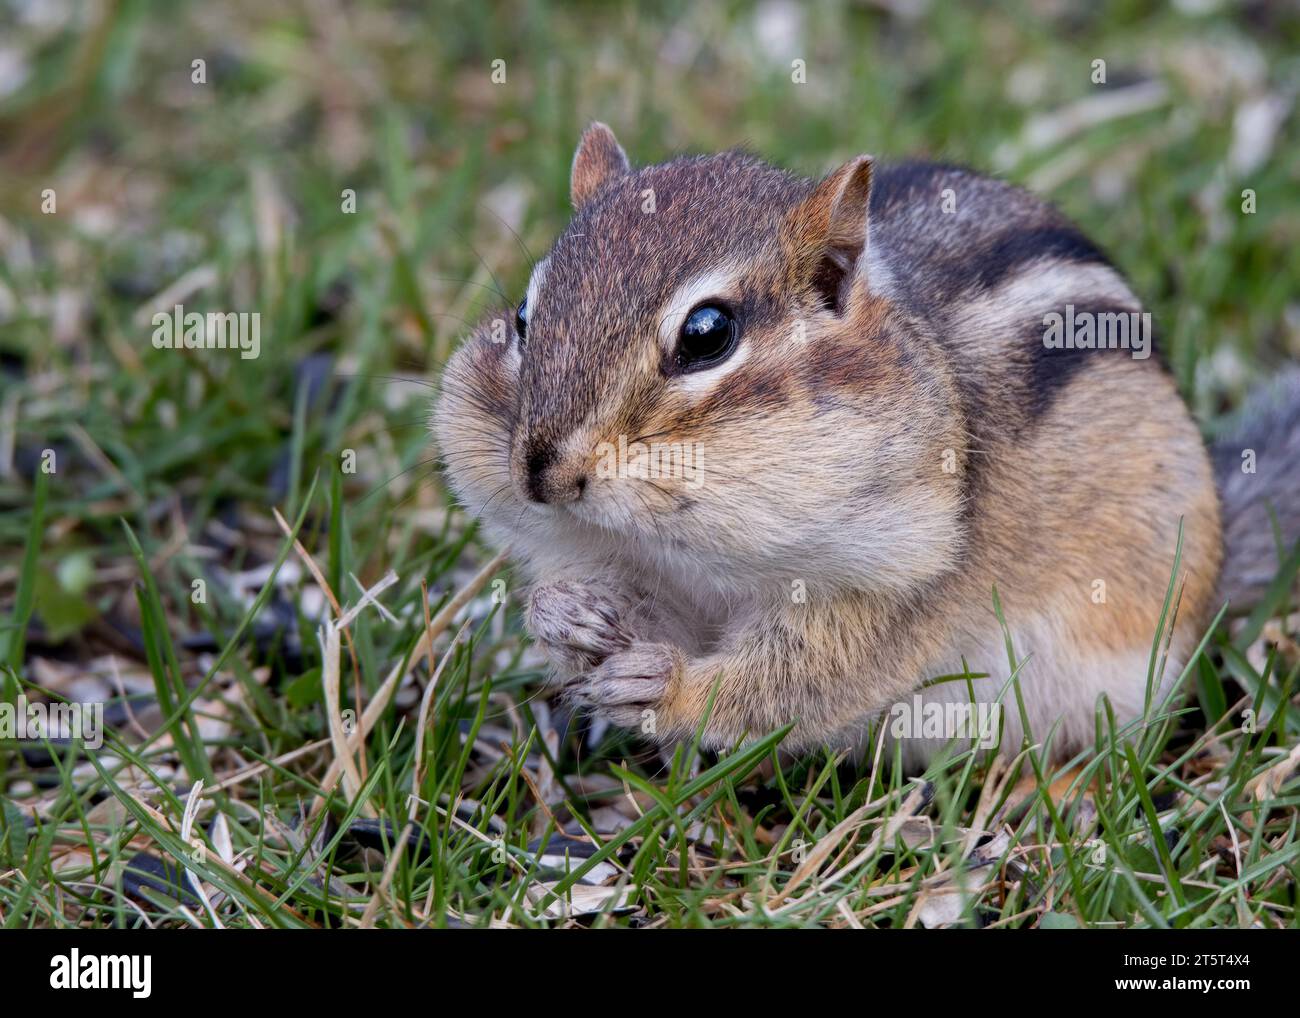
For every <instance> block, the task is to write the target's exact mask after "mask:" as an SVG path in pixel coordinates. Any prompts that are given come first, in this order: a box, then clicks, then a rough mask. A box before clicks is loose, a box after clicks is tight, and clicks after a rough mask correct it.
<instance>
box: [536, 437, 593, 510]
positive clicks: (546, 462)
mask: <svg viewBox="0 0 1300 1018" xmlns="http://www.w3.org/2000/svg"><path fill="white" fill-rule="evenodd" d="M524 470H525V485H524V487H525V490H526V491H527V493H528V497H529V498H531V499H532V500H533V501H534V502H545V503H548V504H551V505H557V504H560V503H563V502H576V501H578V499H580V498H582V493H583V492H584V491H586V490H587V471H586V469H585V468H583V467H581V466H578V465H575V464H572V463H565V462H563V461H561V460H560V458H559V457H558V456H557V455H556V453H555V450H554V448H552V447H551V446H538V445H534V446H530V447H529V449H528V453H527V456H526V458H525V460H524Z"/></svg>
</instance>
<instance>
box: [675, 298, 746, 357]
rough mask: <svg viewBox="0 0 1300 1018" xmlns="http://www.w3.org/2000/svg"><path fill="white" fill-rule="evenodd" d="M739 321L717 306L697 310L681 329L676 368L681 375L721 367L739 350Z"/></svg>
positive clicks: (704, 306) (687, 318) (710, 305)
mask: <svg viewBox="0 0 1300 1018" xmlns="http://www.w3.org/2000/svg"><path fill="white" fill-rule="evenodd" d="M739 331H740V330H739V329H738V328H737V327H736V320H735V319H734V318H733V317H732V316H731V313H730V312H728V311H727V310H726V309H725V308H722V307H719V306H718V305H717V304H704V305H701V306H700V307H697V308H696V309H695V310H694V311H692V312H691V313H690V314H689V315H687V316H686V321H685V323H683V325H682V335H681V339H680V340H678V343H677V365H678V367H679V368H680V369H681V370H682V371H699V370H701V369H703V368H707V367H711V366H713V365H714V364H719V363H721V362H722V361H725V360H726V359H727V358H728V357H730V356H731V353H732V351H733V350H735V349H736V337H737V335H738V333H739Z"/></svg>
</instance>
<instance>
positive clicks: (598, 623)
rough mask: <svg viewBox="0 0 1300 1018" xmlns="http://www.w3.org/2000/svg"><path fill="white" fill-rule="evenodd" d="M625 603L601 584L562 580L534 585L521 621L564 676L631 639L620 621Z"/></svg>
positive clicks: (596, 661)
mask: <svg viewBox="0 0 1300 1018" xmlns="http://www.w3.org/2000/svg"><path fill="white" fill-rule="evenodd" d="M629 608H630V605H629V604H628V602H627V601H626V600H625V599H624V598H622V597H620V596H619V595H617V594H615V593H613V592H612V591H609V590H607V589H605V588H603V587H601V586H598V585H596V584H592V583H582V582H579V581H576V580H560V581H557V582H555V583H547V584H544V585H542V586H540V587H538V588H536V589H535V590H534V591H533V593H532V597H531V598H529V602H528V612H527V614H526V616H525V618H524V623H525V625H527V627H528V631H529V632H530V633H532V634H533V638H534V639H535V640H536V641H537V642H538V643H539V644H540V645H541V647H542V650H543V651H544V652H545V653H546V656H547V657H548V658H550V660H551V662H552V664H554V665H555V667H556V669H557V670H558V671H559V672H560V673H561V678H562V679H564V678H568V677H572V676H574V675H580V674H582V673H584V672H588V671H590V670H591V669H593V668H595V667H596V666H597V665H599V664H600V663H601V662H602V661H603V660H604V659H605V658H606V657H608V656H609V655H610V654H613V653H614V652H615V651H619V650H622V649H623V648H625V647H627V646H628V644H630V643H631V642H632V636H631V634H630V633H629V632H628V630H627V627H626V624H625V623H624V617H625V616H626V614H627V613H628V610H629Z"/></svg>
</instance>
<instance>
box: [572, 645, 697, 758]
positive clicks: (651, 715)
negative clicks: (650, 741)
mask: <svg viewBox="0 0 1300 1018" xmlns="http://www.w3.org/2000/svg"><path fill="white" fill-rule="evenodd" d="M682 668H683V657H682V652H681V651H679V650H678V649H677V648H675V647H670V646H668V645H667V644H663V643H643V642H641V641H636V642H634V643H632V644H631V646H629V647H628V648H627V649H626V650H621V651H618V652H617V653H614V654H610V655H609V656H608V657H607V658H605V660H604V661H603V662H602V663H601V664H600V665H598V666H597V667H596V668H594V669H592V670H591V671H590V672H588V673H587V674H585V675H581V676H579V677H578V678H577V679H575V680H574V681H573V682H571V683H570V684H569V685H568V686H566V687H565V689H566V692H567V694H568V696H569V698H570V699H571V700H572V701H573V703H575V704H576V705H578V706H579V707H586V708H589V709H591V710H593V711H595V712H596V713H598V714H600V715H601V716H603V717H606V718H608V719H609V720H610V721H611V722H613V723H614V724H616V725H619V726H621V727H624V728H640V729H641V730H642V731H643V732H645V733H646V734H650V735H653V734H658V732H659V727H660V721H661V719H660V718H659V717H658V714H659V712H660V711H662V710H663V708H664V705H665V704H667V703H668V702H670V701H671V699H672V695H673V691H674V689H675V688H676V685H677V680H678V678H679V676H680V675H681V673H682Z"/></svg>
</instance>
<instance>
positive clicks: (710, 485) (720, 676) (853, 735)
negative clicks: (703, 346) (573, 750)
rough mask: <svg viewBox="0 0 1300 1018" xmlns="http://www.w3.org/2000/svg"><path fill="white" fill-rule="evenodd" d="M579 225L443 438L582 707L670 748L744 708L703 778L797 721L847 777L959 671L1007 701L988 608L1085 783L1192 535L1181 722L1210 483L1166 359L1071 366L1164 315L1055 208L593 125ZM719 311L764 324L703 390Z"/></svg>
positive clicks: (973, 185) (1184, 590) (912, 172)
mask: <svg viewBox="0 0 1300 1018" xmlns="http://www.w3.org/2000/svg"><path fill="white" fill-rule="evenodd" d="M615 150H617V151H615ZM945 188H951V189H953V190H955V192H956V194H957V209H958V210H957V212H955V213H952V214H945V213H943V211H942V209H941V205H940V200H941V194H942V192H943V191H944V189H945ZM572 192H573V198H574V202H575V205H576V206H577V210H576V212H575V215H574V219H573V222H572V223H571V224H570V227H569V229H568V230H567V231H566V232H565V233H564V234H563V235H562V236H561V237H560V238H559V240H558V241H557V242H556V244H555V247H554V249H553V250H552V252H551V253H550V255H549V257H548V258H547V260H546V263H545V266H544V268H542V269H539V270H538V277H537V278H538V280H539V282H538V283H537V285H536V291H537V295H538V299H537V301H536V302H535V303H534V302H533V301H532V300H530V303H529V318H528V334H527V340H526V343H524V344H519V343H516V342H514V341H512V342H511V343H508V344H494V343H492V341H491V338H490V334H489V332H490V330H489V328H488V327H487V326H485V327H483V328H481V329H479V330H477V331H476V332H475V334H474V335H472V336H471V337H470V339H469V340H468V341H467V342H466V344H465V345H464V346H463V347H462V348H461V350H460V351H459V352H458V353H457V354H456V356H455V357H454V358H453V360H452V362H451V363H450V364H449V366H448V368H447V372H446V376H445V379H444V395H443V397H442V399H441V400H440V403H439V406H438V411H437V421H436V428H437V435H438V440H439V442H440V444H441V446H442V449H443V452H444V456H445V458H446V461H447V465H448V470H449V476H450V478H451V481H452V484H453V486H454V488H455V490H456V491H457V493H458V494H459V496H460V497H461V498H462V500H463V501H464V503H465V504H466V506H467V508H468V509H469V510H470V511H471V512H473V513H474V514H475V515H478V516H480V517H482V519H483V522H484V525H485V527H486V528H487V531H488V533H489V535H490V536H491V537H492V538H493V539H494V540H496V541H498V542H500V543H502V544H504V543H507V542H509V543H510V544H511V545H512V547H514V549H515V551H516V554H517V557H518V558H519V559H520V561H521V563H522V565H523V566H524V568H525V570H526V572H527V574H528V575H529V576H530V578H531V580H532V583H533V594H532V600H531V607H530V611H529V615H528V621H529V625H530V628H531V629H532V631H533V633H534V635H535V636H536V637H537V638H538V640H539V642H540V643H541V645H542V646H543V647H544V648H546V649H547V650H548V653H550V654H551V656H552V659H553V660H554V661H555V663H556V666H557V681H559V682H560V683H561V684H562V685H563V686H564V687H565V689H566V690H567V691H568V693H569V695H570V696H571V697H572V698H573V699H574V700H575V702H577V703H579V704H581V705H583V706H587V707H591V708H593V709H595V710H598V711H601V712H603V713H605V714H607V715H608V716H610V717H611V718H613V719H614V720H615V721H617V722H619V723H621V724H627V725H639V726H641V728H642V730H643V731H646V732H647V734H653V735H656V736H657V737H660V738H666V739H675V738H683V737H686V736H689V735H690V734H691V733H693V732H694V731H695V730H696V728H697V727H698V726H699V725H700V723H701V719H702V718H703V716H704V713H705V708H706V705H707V703H708V702H709V699H710V697H711V696H713V694H714V690H715V687H716V690H717V692H716V697H715V699H714V703H713V708H712V712H711V714H710V715H709V718H708V722H707V725H706V728H705V738H706V742H707V743H708V744H709V745H713V746H724V745H727V744H730V743H732V742H734V741H736V740H740V739H743V738H745V737H747V736H753V735H756V734H759V733H762V732H764V731H767V730H770V729H772V728H775V727H778V726H780V725H783V724H786V723H789V722H794V723H795V729H794V732H793V734H792V736H791V741H792V744H793V745H794V746H796V747H810V746H814V745H817V744H819V743H822V742H827V741H829V742H833V743H839V744H850V743H852V742H854V741H855V740H856V739H857V738H859V737H860V735H861V733H862V731H863V729H864V726H865V724H866V722H867V721H868V720H869V719H871V718H872V717H876V716H879V715H880V714H881V712H882V711H885V710H887V709H888V708H889V707H890V705H891V704H894V703H896V702H898V701H900V700H901V699H902V698H905V697H908V696H910V695H911V694H912V693H913V692H914V691H916V690H918V688H919V687H920V686H921V684H922V683H924V682H925V681H926V680H928V679H932V678H934V677H936V676H940V675H945V674H952V673H954V672H960V671H961V670H962V668H963V663H965V665H968V666H969V667H970V669H971V671H972V672H974V673H982V674H987V675H988V676H989V678H988V679H986V680H980V682H979V683H977V696H978V697H979V698H982V699H988V700H993V699H996V698H997V696H998V693H999V691H1000V690H1001V688H1002V685H1003V683H1005V681H1006V680H1007V678H1008V676H1009V675H1010V674H1011V667H1012V666H1011V664H1010V662H1009V661H1008V658H1007V653H1006V651H1005V648H1004V637H1003V633H1002V631H1001V627H1000V625H999V623H998V621H997V620H996V618H995V617H994V615H993V611H992V604H993V591H994V588H995V587H996V590H997V592H998V596H999V598H1000V602H1001V605H1002V608H1003V612H1004V616H1005V618H1006V621H1007V625H1008V627H1009V630H1010V636H1011V640H1012V644H1013V652H1012V653H1013V656H1015V657H1016V658H1017V663H1018V664H1019V665H1020V668H1019V671H1018V672H1017V673H1016V674H1017V676H1018V678H1019V681H1020V684H1021V687H1022V689H1023V690H1024V691H1025V695H1026V699H1027V700H1028V702H1029V705H1030V711H1029V713H1030V722H1031V727H1032V729H1033V731H1032V735H1033V737H1034V738H1035V739H1036V740H1038V741H1040V742H1041V741H1044V740H1046V739H1047V738H1048V736H1049V733H1050V730H1051V729H1052V728H1053V726H1055V727H1056V728H1057V731H1056V732H1055V734H1054V735H1053V736H1052V751H1053V752H1054V753H1056V754H1063V753H1068V752H1073V751H1075V750H1077V749H1078V748H1080V747H1081V746H1082V745H1084V744H1086V743H1087V742H1088V741H1089V740H1090V739H1091V734H1092V731H1093V711H1094V707H1095V701H1096V700H1097V697H1098V696H1100V695H1102V694H1104V695H1106V696H1108V697H1109V698H1110V700H1111V702H1112V705H1113V706H1114V707H1115V710H1116V713H1117V714H1118V715H1119V717H1120V720H1121V723H1124V722H1129V721H1132V720H1133V719H1135V718H1136V717H1139V716H1140V715H1141V713H1142V710H1143V705H1144V700H1145V694H1146V671H1147V668H1146V662H1147V657H1148V655H1149V651H1150V648H1151V644H1152V640H1153V638H1154V636H1155V633H1156V630H1157V625H1158V619H1159V614H1160V609H1161V604H1162V601H1163V599H1164V595H1165V590H1166V587H1167V585H1168V583H1169V577H1170V571H1171V569H1172V567H1173V562H1174V551H1175V545H1176V541H1177V534H1178V527H1179V521H1180V519H1181V520H1182V521H1183V528H1184V543H1183V552H1182V564H1181V567H1180V570H1179V573H1178V577H1177V582H1178V584H1179V590H1180V600H1179V604H1178V615H1177V619H1176V622H1175V624H1174V633H1173V639H1172V641H1171V644H1170V654H1169V664H1168V667H1167V668H1166V670H1165V673H1164V675H1163V677H1162V678H1160V681H1159V684H1158V687H1157V693H1159V692H1160V691H1161V690H1163V689H1165V688H1167V687H1168V685H1169V683H1170V682H1171V681H1172V679H1173V678H1174V677H1176V675H1177V672H1178V670H1180V669H1181V668H1182V667H1183V666H1184V665H1186V664H1187V663H1188V660H1189V657H1190V654H1191V652H1192V650H1193V648H1194V646H1195V643H1196V640H1197V639H1198V638H1199V636H1200V635H1201V632H1202V627H1203V626H1204V624H1205V623H1206V621H1207V620H1208V618H1209V616H1210V613H1211V611H1212V609H1213V608H1214V607H1215V602H1214V585H1215V581H1216V577H1217V575H1218V571H1219V566H1220V558H1221V548H1220V528H1219V520H1218V502H1217V498H1216V495H1215V487H1214V481H1213V477H1212V475H1211V471H1210V468H1209V463H1208V459H1207V456H1206V453H1205V450H1204V447H1203V445H1202V443H1201V440H1200V437H1199V435H1198V433H1197V430H1196V428H1195V425H1194V424H1193V422H1192V421H1191V418H1190V416H1189V415H1188V413H1187V410H1186V408H1185V407H1184V405H1183V403H1182V401H1181V399H1180V398H1179V396H1178V394H1177V392H1176V390H1175V387H1174V385H1173V383H1172V381H1171V380H1170V379H1169V377H1168V375H1167V374H1166V373H1164V372H1163V370H1162V369H1161V368H1160V367H1159V365H1158V363H1157V361H1156V360H1155V359H1152V360H1149V361H1144V360H1137V359H1133V358H1131V357H1129V356H1128V354H1127V352H1125V351H1120V350H1110V351H1100V350H1098V351H1080V352H1077V353H1074V354H1071V355H1069V356H1050V355H1049V354H1048V353H1047V352H1045V351H1044V348H1043V343H1042V331H1043V325H1042V322H1043V316H1044V314H1045V313H1047V312H1051V311H1059V310H1060V307H1061V306H1062V305H1063V304H1064V303H1066V302H1067V301H1068V302H1072V303H1074V304H1075V305H1076V306H1078V307H1080V308H1097V309H1111V308H1114V309H1122V310H1130V309H1131V310H1139V305H1138V304H1137V302H1136V298H1134V297H1133V295H1132V294H1131V293H1130V292H1129V290H1128V287H1127V286H1126V285H1125V284H1124V282H1123V280H1122V278H1121V277H1120V276H1119V275H1118V273H1116V272H1115V271H1114V270H1113V269H1111V268H1110V267H1109V265H1108V264H1107V263H1106V261H1105V260H1104V258H1103V257H1102V256H1101V255H1100V252H1098V251H1096V249H1095V248H1093V247H1092V246H1091V245H1090V244H1089V243H1088V242H1087V240H1086V238H1083V237H1082V236H1081V235H1079V234H1078V232H1077V231H1076V230H1074V228H1073V227H1072V226H1071V225H1070V224H1069V223H1068V222H1067V221H1066V220H1064V219H1063V217H1061V216H1060V215H1059V214H1058V213H1056V212H1055V211H1054V210H1052V209H1051V208H1050V207H1049V206H1047V205H1045V204H1043V203H1041V202H1039V201H1037V200H1036V199H1034V198H1032V197H1031V196H1029V195H1027V194H1025V193H1023V192H1020V191H1017V190H1015V189H1013V188H1010V187H1007V186H1006V185H1003V184H1000V183H998V182H995V181H990V180H986V179H984V178H980V177H976V176H974V175H971V174H968V173H965V172H964V171H959V170H951V169H948V168H942V167H915V166H903V167H898V168H886V169H885V170H883V171H881V170H880V169H879V168H877V167H875V165H874V164H873V163H872V161H871V160H870V159H868V158H866V157H861V158H859V159H856V160H853V161H851V162H850V163H848V164H846V165H845V166H844V167H842V168H841V169H840V170H839V171H837V172H836V173H834V174H832V175H831V176H829V177H828V178H827V179H826V180H824V181H822V182H820V183H814V182H810V181H805V180H801V179H799V178H795V177H792V176H790V175H788V174H786V173H784V172H782V171H780V170H776V169H773V168H771V167H768V166H765V165H763V164H762V163H759V162H757V161H756V160H753V159H751V158H749V157H747V156H743V155H738V154H734V153H732V154H725V155H721V156H713V157H707V158H694V159H682V160H676V161H674V162H670V163H667V164H664V165H660V166H651V167H647V168H644V169H640V170H632V169H630V168H628V167H627V165H626V160H625V157H623V156H622V150H621V149H619V148H618V146H617V142H616V141H614V139H613V135H612V133H610V132H609V131H608V129H607V128H603V126H600V125H598V126H596V127H594V128H592V129H591V130H589V131H588V132H587V134H585V135H584V138H583V142H582V145H581V146H580V147H579V150H578V153H577V155H576V156H575V160H574V172H573V183H572ZM651 193H652V194H653V199H654V211H653V212H652V213H647V212H645V211H644V208H645V202H646V196H647V194H651ZM702 281H707V283H708V285H715V286H718V287H721V288H722V290H723V291H724V292H716V293H715V292H707V293H703V294H702V295H701V294H695V291H694V290H693V289H692V287H696V286H697V285H699V286H703V285H705V282H702ZM682 294H685V295H686V296H685V297H680V296H675V295H682ZM702 298H709V299H714V300H722V301H725V302H726V303H727V304H728V305H729V306H730V307H732V308H735V309H736V311H737V314H738V317H739V320H741V321H742V336H741V340H740V344H741V345H740V347H738V350H737V354H735V355H733V360H734V363H728V364H723V365H721V366H720V367H719V368H716V369H711V372H712V373H709V372H701V373H699V374H692V375H682V374H679V373H678V372H677V371H676V369H675V368H674V364H675V361H674V359H673V356H674V355H673V343H674V337H673V336H672V335H668V334H665V332H664V330H665V329H666V328H667V326H668V325H669V324H671V323H672V322H674V321H676V318H675V317H674V316H679V317H680V316H682V315H684V313H685V312H686V311H688V310H690V309H689V308H680V307H675V306H673V302H674V301H675V300H682V301H684V302H688V303H692V302H693V304H696V305H697V304H698V303H701V302H702ZM500 316H504V317H506V318H507V320H508V319H509V317H510V315H509V314H508V313H507V312H505V311H502V312H500V313H499V315H498V316H497V317H500ZM620 437H621V438H622V439H623V440H625V441H626V442H627V443H629V444H630V443H635V442H636V441H637V440H638V439H641V438H650V437H653V439H654V440H655V441H659V442H670V443H671V442H676V443H695V444H696V445H697V446H698V448H699V449H701V450H702V453H703V457H704V468H703V481H702V482H701V483H700V484H699V485H698V487H692V486H691V484H689V483H687V481H686V480H685V479H684V478H683V477H676V476H669V477H659V478H654V479H652V480H645V479H640V478H635V477H630V476H629V477H619V478H608V479H599V478H597V477H596V476H595V473H594V471H595V469H596V468H595V464H596V463H597V459H598V449H599V447H600V445H601V443H602V442H616V441H617V440H618V439H619V438H620ZM530 464H532V466H533V467H536V466H537V465H539V464H542V465H544V466H545V471H544V472H545V477H546V481H545V484H544V485H542V486H541V487H540V488H539V487H537V486H536V485H534V489H533V493H532V494H530V489H529V484H528V477H527V475H528V473H529V471H530V469H531V468H530ZM537 491H540V492H541V493H542V494H543V495H544V496H546V497H547V500H548V503H550V504H543V505H539V504H537V503H536V502H535V501H534V500H533V498H534V495H535V494H536V492H537ZM1099 581H1100V582H1102V583H1104V585H1105V594H1106V596H1105V600H1104V603H1097V601H1096V598H1095V592H1096V590H1097V589H1098V588H1097V587H1096V584H1097V583H1098V582H1099ZM1026 657H1028V660H1027V661H1026V660H1025V658H1026ZM937 688H938V690H939V691H938V692H936V691H935V690H928V691H926V693H925V695H926V696H927V698H929V697H935V698H938V699H943V698H945V697H948V698H950V697H951V696H954V695H957V694H954V693H953V692H952V690H953V686H952V684H948V685H947V686H944V687H937ZM966 696H967V693H966V692H965V686H964V685H963V686H962V688H961V691H960V698H962V699H964V698H965V697H966ZM1008 702H1009V703H1012V704H1014V702H1015V701H1014V698H1013V697H1009V698H1008ZM1009 714H1010V715H1014V714H1015V710H1014V707H1012V708H1011V710H1010V711H1009ZM1006 725H1007V727H1006V733H1007V734H1006V737H1005V738H1004V743H1003V745H1004V748H1005V749H1007V750H1008V751H1014V750H1016V749H1018V748H1019V745H1020V739H1021V736H1022V735H1023V734H1024V733H1023V732H1022V731H1021V726H1020V723H1019V720H1018V718H1016V717H1014V716H1009V717H1008V718H1007V722H1006ZM934 748H936V747H935V746H932V745H929V744H926V745H916V746H907V747H905V752H907V753H908V754H909V755H911V756H915V757H924V756H925V755H926V754H928V753H929V752H931V751H933V749H934Z"/></svg>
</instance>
